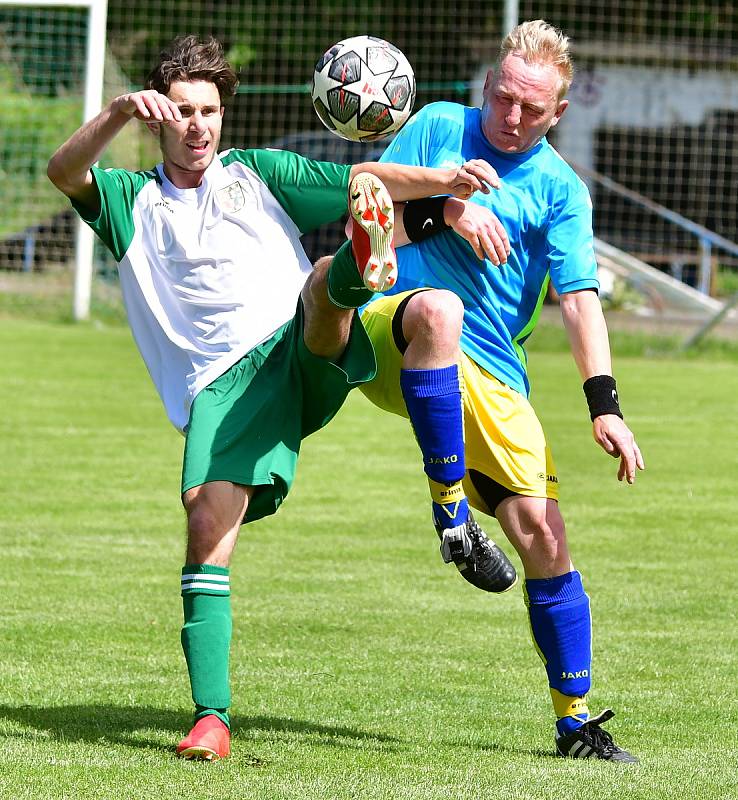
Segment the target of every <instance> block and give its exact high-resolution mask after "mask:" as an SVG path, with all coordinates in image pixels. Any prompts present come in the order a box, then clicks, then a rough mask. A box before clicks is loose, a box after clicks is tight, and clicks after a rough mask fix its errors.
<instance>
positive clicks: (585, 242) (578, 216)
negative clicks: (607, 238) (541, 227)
mask: <svg viewBox="0 0 738 800" xmlns="http://www.w3.org/2000/svg"><path fill="white" fill-rule="evenodd" d="M572 189H573V191H571V192H569V193H565V194H564V195H563V197H562V199H561V200H560V201H559V202H558V204H557V205H556V206H555V207H554V209H553V217H552V220H551V222H550V224H549V227H548V230H547V234H546V241H547V245H548V263H549V270H550V274H551V283H552V284H553V287H554V289H556V291H557V292H558V293H559V294H565V293H566V292H575V291H578V290H580V289H599V285H600V284H599V281H598V280H597V261H596V259H595V253H594V234H593V232H592V201H591V200H590V197H589V191H588V190H587V187H586V186H585V185H584V184H583V183H579V184H577V185H575V186H573V187H572Z"/></svg>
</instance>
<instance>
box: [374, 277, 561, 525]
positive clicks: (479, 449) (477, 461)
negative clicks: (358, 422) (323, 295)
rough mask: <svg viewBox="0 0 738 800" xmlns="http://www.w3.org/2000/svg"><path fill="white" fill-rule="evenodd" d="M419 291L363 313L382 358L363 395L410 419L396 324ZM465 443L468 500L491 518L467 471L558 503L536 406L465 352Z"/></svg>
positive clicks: (382, 301)
mask: <svg viewBox="0 0 738 800" xmlns="http://www.w3.org/2000/svg"><path fill="white" fill-rule="evenodd" d="M413 293H414V292H402V293H400V294H396V295H392V296H391V297H381V298H380V299H379V300H375V301H374V302H373V303H370V304H369V306H367V308H366V309H365V310H364V312H363V313H362V315H361V321H362V322H363V323H364V327H365V328H366V330H367V333H368V334H369V338H370V339H371V341H372V344H373V345H374V351H375V353H376V356H377V377H376V378H375V379H374V380H373V381H371V382H370V383H365V384H362V386H361V387H360V388H361V391H362V392H363V393H364V394H365V395H366V396H367V397H368V398H369V400H371V401H372V403H374V405H376V406H379V408H382V409H384V410H385V411H390V412H392V413H393V414H399V415H400V416H403V417H407V416H408V414H407V410H406V408H405V401H404V400H403V397H402V392H401V390H400V370H401V368H402V353H401V352H400V350H399V349H398V346H397V344H396V343H395V338H394V335H393V331H392V320H393V318H394V316H395V313H396V311H397V308H398V306H399V305H400V304H401V303H402V301H403V300H405V299H406V298H407V297H408V296H410V295H412V294H413ZM461 372H462V375H463V388H462V392H463V396H464V440H465V452H466V469H467V476H466V478H465V479H464V489H465V491H466V494H467V497H468V498H469V502H470V503H471V504H472V506H474V507H475V508H478V509H479V510H480V511H483V512H484V513H486V514H491V513H492V509H489V508H488V506H487V503H486V502H485V501H484V499H483V498H482V497H481V496H480V494H479V492H478V491H477V489H476V488H475V487H474V486H473V485H472V482H471V480H470V479H469V474H468V470H476V471H477V472H481V473H482V474H483V475H486V476H488V477H489V478H491V479H492V480H493V481H495V482H496V483H498V484H500V485H501V486H503V487H504V488H505V489H507V490H509V491H510V492H514V493H515V494H521V495H525V496H527V497H548V498H551V499H553V500H558V496H559V493H558V484H559V481H558V477H557V475H556V467H555V466H554V462H553V457H552V456H551V450H550V448H549V447H548V445H547V443H546V437H545V434H544V433H543V428H542V427H541V423H540V422H539V421H538V417H537V416H536V413H535V411H534V410H533V407H532V406H531V404H530V403H529V402H528V400H527V399H526V398H525V397H523V395H522V394H520V392H517V391H515V390H514V389H511V388H510V387H509V386H507V385H506V384H504V383H501V382H500V381H498V380H497V378H495V377H493V376H492V375H490V374H489V373H488V372H487V371H486V370H484V369H482V368H481V367H480V366H479V365H478V364H476V363H475V362H474V361H472V360H471V359H470V358H468V356H466V355H465V354H463V353H462V357H461Z"/></svg>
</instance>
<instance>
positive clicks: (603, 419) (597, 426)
mask: <svg viewBox="0 0 738 800" xmlns="http://www.w3.org/2000/svg"><path fill="white" fill-rule="evenodd" d="M560 303H561V314H562V316H563V319H564V326H565V327H566V331H567V333H568V335H569V343H570V344H571V350H572V354H573V355H574V360H575V361H576V364H577V367H578V368H579V374H580V375H581V376H582V380H583V381H584V384H585V394H586V395H587V401H588V403H589V406H590V413H591V415H592V416H593V419H592V435H593V436H594V439H595V441H596V442H597V444H599V445H600V447H602V449H603V450H604V451H605V452H606V453H609V454H610V455H611V456H613V458H619V459H620V467H619V469H618V480H623V478H625V479H626V480H627V481H628V483H633V481H634V480H635V476H636V470H637V469H644V468H645V465H644V462H643V456H642V455H641V451H640V449H639V448H638V445H637V444H636V440H635V437H634V436H633V433H632V432H631V430H630V429H629V428H628V426H627V425H626V424H625V422H623V419H622V414H621V412H620V408H619V403H618V399H617V392H616V390H615V381H614V380H613V379H612V377H611V376H612V361H611V358H610V342H609V338H608V335H607V325H606V323H605V317H604V315H603V313H602V306H601V305H600V298H599V297H598V295H597V293H596V292H595V291H593V290H591V289H584V290H582V291H578V292H567V293H565V294H562V295H561V298H560ZM608 378H609V379H610V381H608V380H607V379H608ZM595 379H596V380H595Z"/></svg>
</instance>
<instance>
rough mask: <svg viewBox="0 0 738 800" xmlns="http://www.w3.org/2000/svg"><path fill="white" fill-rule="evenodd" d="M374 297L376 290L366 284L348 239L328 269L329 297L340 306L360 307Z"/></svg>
mask: <svg viewBox="0 0 738 800" xmlns="http://www.w3.org/2000/svg"><path fill="white" fill-rule="evenodd" d="M372 297H374V292H373V291H372V290H371V289H367V288H366V286H364V281H363V280H362V279H361V275H359V268H358V267H357V266H356V259H355V258H354V254H353V251H352V250H351V242H350V241H348V240H347V241H345V242H344V243H343V244H342V245H341V246H340V247H339V248H338V252H337V253H336V255H335V256H333V261H332V262H331V266H330V268H329V269H328V298H329V299H330V301H331V302H332V303H333V305H336V306H338V307H339V308H358V307H359V306H363V305H364V303H368V302H369V301H370V300H371V299H372Z"/></svg>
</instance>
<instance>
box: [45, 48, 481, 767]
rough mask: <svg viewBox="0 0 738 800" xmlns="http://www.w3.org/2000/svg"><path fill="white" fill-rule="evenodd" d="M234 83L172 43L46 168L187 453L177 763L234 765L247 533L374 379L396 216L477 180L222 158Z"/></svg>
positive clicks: (464, 169) (277, 156)
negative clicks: (139, 131) (245, 527)
mask: <svg viewBox="0 0 738 800" xmlns="http://www.w3.org/2000/svg"><path fill="white" fill-rule="evenodd" d="M236 85H237V79H236V75H235V73H234V72H233V70H232V69H231V67H230V66H229V65H228V63H227V62H226V61H225V59H224V56H223V51H222V47H221V45H220V44H219V43H218V42H217V41H216V40H214V39H207V40H200V39H198V38H197V37H195V36H186V37H180V38H178V39H176V40H174V42H172V43H171V45H170V46H169V47H168V48H167V49H166V50H165V51H164V52H162V54H161V58H160V61H159V63H158V64H157V65H156V67H155V68H154V69H153V71H152V72H151V73H150V75H149V77H148V79H147V84H146V86H147V88H146V89H144V90H143V91H139V92H132V93H128V94H123V95H121V96H119V97H116V98H115V99H114V100H112V101H111V102H110V103H109V104H108V105H107V106H106V107H105V108H104V109H103V111H102V112H101V113H100V114H99V115H98V116H97V117H95V118H94V119H93V120H91V121H89V122H88V123H86V124H85V125H83V126H82V127H81V128H80V129H79V130H78V131H77V132H76V133H74V134H73V135H72V136H71V137H70V138H69V140H68V141H67V142H65V143H64V144H63V145H62V146H61V147H60V148H59V149H58V150H57V152H56V153H55V154H54V155H53V156H52V158H51V160H50V162H49V167H48V174H49V178H50V179H51V180H52V182H53V183H54V184H55V185H56V186H57V187H58V188H59V189H60V190H61V191H62V192H63V193H64V194H66V195H67V196H68V197H69V198H70V199H71V201H72V205H73V206H74V208H75V209H76V210H77V212H78V213H79V214H80V216H81V217H82V219H84V220H85V221H86V222H87V223H88V224H89V225H90V226H91V227H92V228H93V230H94V231H95V232H96V233H97V234H98V235H99V237H100V238H101V239H102V241H103V242H104V244H105V245H106V246H107V248H108V249H109V250H110V252H111V253H112V254H113V256H114V257H115V259H116V261H117V263H118V270H119V275H120V283H121V289H122V292H123V299H124V302H125V305H126V311H127V314H128V319H129V323H130V325H131V329H132V332H133V335H134V338H135V340H136V344H137V346H138V348H139V350H140V352H141V355H142V357H143V359H144V361H145V363H146V366H147V368H148V370H149V373H150V375H151V377H152V380H153V381H154V384H155V385H156V388H157V391H158V392H159V394H160V396H161V399H162V402H163V404H164V406H165V409H166V411H167V415H168V416H169V419H170V420H171V422H172V423H173V424H174V425H175V426H176V427H177V428H178V429H179V430H180V431H182V432H183V433H184V434H185V436H186V442H185V452H184V466H183V472H182V502H183V504H184V507H185V511H186V514H187V550H186V557H185V566H184V568H183V569H182V576H181V588H182V598H183V605H184V626H183V628H182V647H183V649H184V654H185V657H186V660H187V666H188V670H189V676H190V683H191V687H192V696H193V700H194V703H195V725H194V727H193V729H192V730H191V731H190V733H189V735H188V736H187V737H186V738H185V739H184V740H183V741H182V742H180V744H179V746H178V748H177V752H178V753H179V754H180V755H181V756H184V757H187V758H202V759H214V758H220V757H223V756H225V755H227V754H228V752H229V749H230V731H229V716H228V709H229V707H230V704H231V695H230V684H229V667H228V660H229V650H230V639H231V610H230V582H229V563H230V558H231V554H232V552H233V548H234V546H235V543H236V538H237V536H238V532H239V528H240V526H241V524H242V522H249V521H252V520H255V519H259V518H261V517H263V516H266V515H269V514H272V513H274V512H275V511H276V510H277V508H278V506H279V505H280V503H281V502H282V501H283V500H284V498H285V496H286V495H287V492H288V490H289V488H290V485H291V483H292V480H293V476H294V471H295V467H296V462H297V457H298V453H299V449H300V442H301V440H302V439H303V438H304V437H306V436H307V435H309V434H310V433H311V432H313V431H315V430H317V429H319V428H320V427H322V426H323V425H325V424H326V423H327V422H328V421H329V420H330V419H331V418H332V417H333V415H334V414H335V413H336V411H337V410H338V408H339V407H340V405H341V403H342V402H343V400H344V399H345V397H346V395H347V393H348V391H349V390H350V389H351V388H352V387H353V386H357V385H359V384H361V383H363V382H365V381H367V380H369V379H371V378H372V377H373V376H374V374H375V369H376V364H375V358H374V352H373V349H372V346H371V343H370V341H369V339H368V337H367V335H366V332H365V330H364V328H363V326H362V324H361V322H360V321H359V319H358V316H357V314H356V313H355V309H356V308H357V307H358V306H360V305H362V304H363V303H365V302H367V300H368V299H369V298H370V297H371V296H372V295H373V292H374V290H376V289H379V290H382V289H384V288H387V287H389V286H391V285H392V284H393V282H394V281H395V272H396V261H395V255H394V248H393V244H392V233H393V207H392V199H395V200H400V201H405V200H412V199H414V198H422V197H426V196H428V195H436V194H451V195H455V196H458V197H463V198H466V197H469V196H470V194H471V193H472V192H474V191H476V190H479V189H482V190H486V188H485V186H486V184H485V181H486V182H488V181H489V180H490V178H491V175H493V173H492V172H491V171H490V170H489V167H488V165H485V164H479V163H477V164H470V165H462V166H461V167H452V168H449V169H435V168H426V167H406V166H401V165H396V164H374V163H366V164H359V165H355V166H347V165H337V164H332V163H327V162H317V161H312V160H309V159H305V158H302V157H300V156H298V155H296V154H294V153H289V152H284V151H267V150H229V151H226V152H223V153H219V152H218V145H219V142H220V135H221V125H222V120H223V113H224V103H225V102H226V100H227V99H228V98H229V97H231V96H232V95H233V94H234V92H235V89H236ZM134 118H135V119H138V120H141V121H143V122H144V123H145V124H147V125H148V126H149V128H150V129H151V131H152V133H154V134H155V135H156V136H157V137H158V139H159V143H160V146H161V151H162V156H163V159H162V163H160V164H158V165H156V166H155V167H153V168H152V169H150V170H146V171H138V172H131V171H127V170H122V169H109V170H102V169H99V168H97V167H95V166H94V164H95V162H96V161H97V160H98V158H99V157H100V155H101V154H102V152H103V151H104V150H105V148H106V146H107V145H108V144H109V143H110V141H111V140H112V139H113V138H114V137H115V136H116V134H118V133H119V131H120V130H121V129H122V128H123V127H124V126H125V125H126V124H128V123H129V122H130V120H132V119H134ZM347 196H348V198H349V210H350V212H351V216H352V218H353V220H354V234H353V236H352V240H351V241H350V242H346V243H345V244H344V245H343V246H342V247H341V248H340V249H339V251H338V252H337V253H336V255H335V256H334V257H333V258H328V257H326V258H322V259H320V260H319V261H318V262H317V263H316V264H315V265H311V264H310V262H309V260H308V258H307V256H306V255H305V251H304V250H303V249H302V246H301V244H300V242H299V238H300V235H301V234H302V233H305V232H307V231H309V230H312V229H314V228H316V227H317V226H319V225H321V224H324V223H327V222H331V221H334V220H336V219H338V218H340V217H341V216H342V214H343V213H344V212H345V210H346V205H347Z"/></svg>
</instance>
